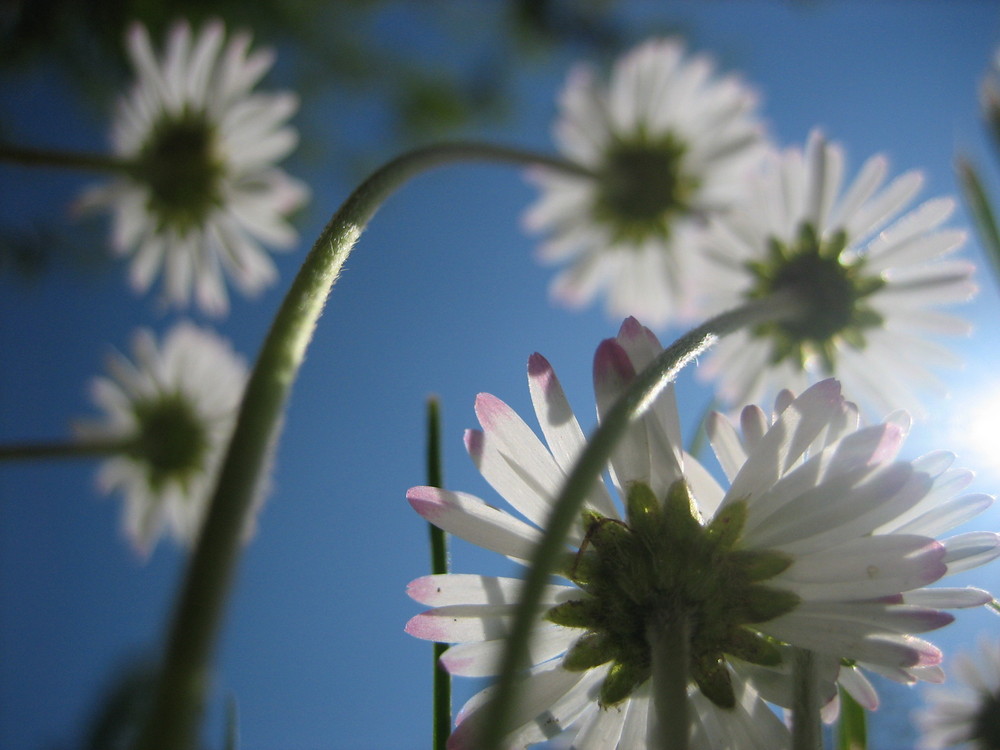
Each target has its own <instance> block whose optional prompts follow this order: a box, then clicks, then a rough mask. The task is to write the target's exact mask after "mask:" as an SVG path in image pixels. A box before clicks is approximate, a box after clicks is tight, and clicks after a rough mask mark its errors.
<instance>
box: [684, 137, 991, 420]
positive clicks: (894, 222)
mask: <svg viewBox="0 0 1000 750" xmlns="http://www.w3.org/2000/svg"><path fill="white" fill-rule="evenodd" d="M768 167H769V168H768V169H766V170H765V172H764V174H763V175H762V176H761V178H760V184H759V185H758V188H757V190H755V191H754V193H753V197H752V199H751V200H750V201H749V202H748V203H747V204H746V205H745V206H744V207H743V208H741V209H740V210H739V211H737V212H733V213H732V214H730V215H729V216H727V217H722V218H719V219H718V220H716V221H715V222H714V225H713V227H712V236H711V238H710V241H709V244H708V249H707V252H706V255H707V258H708V260H709V262H710V263H711V269H710V271H709V273H708V274H706V277H705V278H706V280H708V281H707V283H706V284H705V285H704V287H705V289H704V291H705V293H706V295H707V296H708V297H709V298H710V301H709V302H708V303H707V304H708V306H709V307H710V308H712V309H713V310H716V311H717V310H721V309H725V308H729V307H731V306H733V305H734V304H735V303H736V302H737V301H739V300H747V299H753V298H760V297H766V296H768V295H771V294H775V293H781V292H789V293H792V294H795V295H798V296H799V298H800V299H802V300H805V301H806V305H807V309H806V311H805V312H804V313H803V314H802V315H800V316H799V317H797V318H795V319H792V320H786V321H781V322H777V323H770V324H767V325H762V326H758V327H756V328H753V329H749V330H746V331H742V332H739V333H737V334H735V335H733V336H729V337H727V338H726V339H725V340H724V341H722V342H721V343H720V344H719V346H718V347H717V348H716V350H715V353H714V354H712V355H711V357H710V358H709V359H708V360H707V361H706V362H705V366H704V367H703V368H701V369H700V370H699V372H700V373H701V374H703V375H705V376H706V377H709V378H713V377H714V378H716V379H717V381H718V385H717V390H718V392H719V394H720V395H721V396H722V397H723V398H724V399H725V400H726V401H727V402H728V403H730V404H742V403H747V402H749V401H760V400H762V399H765V398H771V397H773V396H774V394H775V393H776V392H777V390H778V389H779V388H781V387H792V388H796V389H801V388H804V387H805V386H806V385H808V384H809V383H810V382H815V381H816V380H818V379H821V378H823V377H829V376H830V375H834V374H835V375H837V377H839V378H840V379H842V380H843V382H844V385H845V387H846V388H847V389H848V391H849V392H850V393H851V394H852V395H853V396H855V397H856V398H859V399H861V400H862V401H863V402H864V403H865V405H866V406H872V407H874V408H875V409H876V413H877V416H880V417H881V416H883V415H884V414H886V413H888V412H889V411H891V410H892V409H895V408H906V409H908V410H909V411H911V412H917V413H919V411H920V404H919V400H918V398H917V396H916V394H915V393H914V389H913V385H914V384H917V385H924V384H932V385H933V384H935V383H937V381H936V379H935V378H934V377H933V376H932V374H931V373H930V372H929V371H928V370H927V369H926V366H925V363H927V364H931V365H947V364H953V363H954V358H953V357H952V355H951V354H950V353H949V352H947V351H946V350H944V349H943V348H941V347H940V346H939V345H936V344H934V343H932V342H931V341H928V340H927V338H926V336H927V335H928V334H931V335H933V334H941V333H945V334H951V335H961V334H964V333H966V332H967V331H968V324H967V323H966V322H965V321H964V320H961V319H959V318H955V317H952V316H950V315H948V314H945V313H943V312H941V311H939V310H937V309H935V308H937V307H940V306H942V305H947V304H951V303H955V302H962V301H965V300H967V299H968V298H969V297H971V296H972V294H973V293H974V292H975V286H974V284H973V282H972V272H973V268H972V265H971V264H969V263H967V262H965V261H956V260H947V259H944V257H945V256H947V255H949V254H951V253H953V252H954V251H955V250H957V249H958V248H959V247H960V246H961V245H962V243H963V242H964V240H965V233H964V232H962V231H959V230H955V229H947V228H943V227H942V224H943V223H944V222H945V221H946V220H947V219H948V217H949V216H950V215H951V213H952V210H953V209H954V201H952V200H951V199H949V198H938V199H935V200H929V201H927V202H926V203H924V204H922V205H920V206H919V207H917V208H915V209H913V210H912V211H909V212H905V211H906V209H907V206H908V205H909V204H910V202H911V201H912V200H913V198H914V196H915V195H916V193H917V191H918V190H919V188H920V185H921V183H922V181H923V180H922V177H921V175H920V173H918V172H908V173H906V174H904V175H903V176H901V177H899V178H898V179H896V180H895V181H893V182H891V183H890V184H889V185H888V186H886V187H884V188H882V183H883V181H884V179H885V175H886V171H887V162H886V160H885V158H884V157H882V156H875V157H873V158H871V159H869V160H868V161H867V162H866V163H865V164H864V166H862V168H861V171H860V172H859V174H858V176H857V177H856V178H855V179H854V182H853V183H851V185H850V186H849V187H847V188H846V189H844V190H842V178H843V172H844V158H843V152H842V151H841V149H840V147H839V146H838V145H837V144H833V143H828V142H826V141H825V140H824V139H823V137H822V136H821V135H819V134H818V133H815V132H814V133H813V134H812V135H811V136H810V138H809V142H808V144H807V145H806V149H805V153H802V152H801V151H799V150H796V149H789V150H788V151H786V152H784V153H782V154H775V155H774V157H773V159H772V160H771V162H770V163H769V165H768ZM904 212H905V213H904Z"/></svg>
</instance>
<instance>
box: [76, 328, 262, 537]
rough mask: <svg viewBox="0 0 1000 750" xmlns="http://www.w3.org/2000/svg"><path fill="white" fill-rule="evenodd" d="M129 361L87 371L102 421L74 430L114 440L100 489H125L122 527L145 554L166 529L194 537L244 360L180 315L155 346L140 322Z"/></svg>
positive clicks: (232, 415) (228, 430)
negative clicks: (93, 373) (98, 373)
mask: <svg viewBox="0 0 1000 750" xmlns="http://www.w3.org/2000/svg"><path fill="white" fill-rule="evenodd" d="M133 352H134V356H135V362H130V361H129V360H128V359H126V358H125V357H123V356H122V355H120V354H117V353H116V354H115V355H113V356H112V357H111V359H110V361H109V362H108V369H109V370H110V373H111V377H98V378H95V379H94V381H93V383H92V386H91V394H92V398H93V400H94V402H95V403H96V404H97V406H99V407H100V408H101V409H103V410H104V412H105V414H104V418H103V419H102V420H100V421H96V420H95V421H90V422H86V423H82V424H80V425H79V427H78V431H79V433H80V435H81V437H84V438H88V439H98V440H102V441H108V442H120V444H121V449H120V451H119V452H118V453H117V454H116V455H114V456H113V457H111V458H109V459H107V460H106V461H105V463H104V464H103V465H102V466H101V469H100V471H99V473H98V483H99V485H100V487H101V489H102V490H103V491H104V492H111V491H114V490H120V491H121V492H122V494H123V495H124V499H125V509H124V527H125V533H126V534H127V536H128V537H129V539H130V540H131V541H132V543H133V544H134V545H135V547H136V548H137V549H138V550H139V551H140V552H141V553H143V554H148V552H149V551H150V550H151V549H152V548H153V546H154V545H155V543H156V540H157V538H158V537H159V535H160V533H161V531H162V530H163V528H164V527H166V529H167V530H168V531H169V532H170V533H171V534H172V535H173V536H174V537H175V538H176V539H177V540H178V541H180V542H182V543H185V544H190V543H192V542H193V541H194V538H195V536H196V535H197V533H198V530H199V529H200V527H201V521H202V518H203V516H204V513H205V510H206V503H207V501H208V492H209V491H210V490H211V488H212V483H213V480H214V478H215V473H216V471H217V469H218V466H219V463H220V461H221V459H222V455H223V450H224V448H225V446H226V443H227V441H228V440H229V437H230V435H231V434H232V431H233V427H234V425H235V419H236V411H237V408H238V407H239V403H240V399H241V397H242V395H243V387H244V385H245V383H246V375H247V366H246V362H245V361H244V360H243V358H242V357H240V356H239V355H237V354H236V353H235V352H234V351H233V349H232V347H231V346H230V344H229V342H228V341H226V340H224V339H222V338H220V337H219V336H217V335H216V334H214V333H212V332H211V331H208V330H203V329H201V328H198V327H196V326H194V325H192V324H190V323H186V322H182V323H179V324H178V325H176V326H175V327H174V328H172V329H171V330H170V331H169V332H168V333H167V334H166V336H164V338H163V341H162V343H161V345H160V346H157V344H156V341H155V339H154V338H153V335H152V333H151V332H150V331H147V330H145V329H140V330H139V331H138V332H137V333H136V335H135V340H134V342H133Z"/></svg>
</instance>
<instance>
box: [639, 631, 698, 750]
mask: <svg viewBox="0 0 1000 750" xmlns="http://www.w3.org/2000/svg"><path fill="white" fill-rule="evenodd" d="M646 639H647V641H648V642H649V651H650V656H651V657H652V662H653V664H652V670H653V677H652V679H653V682H652V687H653V709H654V710H655V711H656V722H655V727H656V734H655V735H654V740H653V741H654V747H657V748H659V749H660V750H688V744H689V741H688V738H689V737H690V719H689V718H688V700H687V686H688V660H689V658H690V648H689V646H690V640H691V625H690V622H689V621H688V618H687V617H686V616H685V615H684V614H680V615H679V616H678V615H677V614H676V613H664V616H663V617H661V618H660V620H659V621H658V622H656V623H655V624H650V627H648V628H647V630H646Z"/></svg>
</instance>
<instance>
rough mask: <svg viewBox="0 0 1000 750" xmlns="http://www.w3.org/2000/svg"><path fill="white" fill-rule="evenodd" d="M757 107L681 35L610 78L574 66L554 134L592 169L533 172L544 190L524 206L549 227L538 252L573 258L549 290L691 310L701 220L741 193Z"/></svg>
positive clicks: (657, 316) (569, 298)
mask: <svg viewBox="0 0 1000 750" xmlns="http://www.w3.org/2000/svg"><path fill="white" fill-rule="evenodd" d="M755 107H756V96H755V95H754V93H753V92H752V91H751V90H750V89H748V88H747V87H746V86H745V85H743V84H742V83H741V82H740V81H738V80H737V79H736V78H735V77H732V76H728V77H717V76H715V75H714V65H713V63H712V62H711V61H710V60H709V59H708V58H706V57H703V56H694V57H688V58H686V57H685V54H684V46H683V44H682V43H681V42H680V41H678V40H675V39H666V40H657V41H650V42H647V43H645V44H643V45H641V46H639V47H637V48H636V49H634V50H632V51H631V52H629V53H628V54H626V55H625V56H624V57H622V58H621V59H620V60H619V61H618V62H617V64H616V65H615V67H614V69H613V71H612V73H611V77H610V81H608V83H607V84H605V83H603V82H602V81H600V80H598V78H597V75H596V73H595V72H594V71H593V70H592V69H591V68H590V67H587V66H580V67H577V68H575V69H574V70H573V71H572V72H571V74H570V76H569V80H568V82H567V84H566V88H565V89H564V90H563V93H562V96H561V99H560V116H559V119H558V121H557V122H556V126H555V139H556V143H557V145H558V147H559V149H560V151H561V152H562V153H563V154H564V155H565V156H566V157H567V158H568V159H570V160H571V161H573V162H575V163H576V164H578V165H580V166H582V167H584V168H585V169H587V170H590V172H592V176H591V177H585V176H580V175H571V174H567V173H565V172H557V171H555V170H550V169H544V168H538V169H535V170H534V171H532V172H530V174H529V176H530V178H531V179H532V181H533V182H535V183H536V184H537V185H538V187H539V188H540V189H541V197H540V198H539V200H538V202H537V203H535V205H534V206H532V207H531V208H530V209H529V210H528V212H527V213H526V215H525V224H526V226H527V227H528V229H529V230H531V231H536V232H541V233H544V234H546V235H547V240H546V242H545V243H544V244H543V245H542V246H541V248H540V253H539V254H540V258H541V260H542V261H543V262H546V263H561V262H567V263H568V267H567V268H565V269H564V270H563V271H561V272H560V274H559V275H558V276H557V277H556V279H555V281H554V282H553V285H552V294H553V296H554V297H555V298H556V299H557V300H559V301H560V302H563V303H566V304H568V305H571V306H582V305H584V304H587V303H589V302H590V301H591V300H592V299H593V298H594V297H595V296H596V295H597V294H598V292H601V291H604V290H606V293H607V308H608V311H609V313H611V314H612V315H613V316H615V317H618V318H620V317H622V316H624V315H637V316H639V317H641V318H642V319H643V320H646V321H647V322H649V323H650V324H652V325H661V324H664V323H666V322H667V321H670V320H674V319H685V318H693V317H695V315H696V314H697V313H698V311H697V310H695V309H693V308H692V305H691V303H692V299H691V298H690V296H689V295H688V289H689V286H690V283H691V279H692V276H693V275H694V274H695V269H696V265H695V264H696V262H697V257H696V256H697V254H698V252H699V251H698V245H699V242H700V240H701V237H702V235H703V231H704V227H705V223H706V220H707V219H708V218H709V217H711V216H713V215H715V214H717V213H719V212H720V211H724V210H726V209H728V208H729V207H730V206H732V205H733V204H734V203H735V202H737V201H738V200H739V199H740V198H741V197H742V195H743V188H744V184H745V180H744V176H745V174H746V173H747V171H748V169H749V168H750V167H751V165H753V164H754V163H755V162H756V161H757V159H758V158H760V156H761V154H762V153H763V148H762V138H761V131H762V128H761V126H760V124H759V123H758V120H757V118H756V115H755V113H754V110H755Z"/></svg>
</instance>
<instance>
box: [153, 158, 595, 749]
mask: <svg viewBox="0 0 1000 750" xmlns="http://www.w3.org/2000/svg"><path fill="white" fill-rule="evenodd" d="M459 161H499V162H506V163H511V164H520V165H529V164H530V165H542V166H547V167H550V168H554V169H560V170H563V171H568V172H571V173H573V174H582V175H586V174H589V173H588V172H587V171H586V170H583V169H582V168H580V167H577V166H576V165H573V164H569V163H567V162H564V161H561V160H559V159H554V158H551V157H548V156H541V155H538V154H534V153H528V152H524V151H520V150H517V149H510V148H504V147H500V146H493V145H489V144H479V143H455V144H441V145H438V146H429V147H426V148H421V149H417V150H415V151H411V152H410V153H407V154H404V155H403V156H400V157H399V158H397V159H394V160H393V161H391V162H389V163H388V164H386V165H385V166H383V167H382V168H381V169H379V170H378V171H376V172H375V173H374V174H373V175H372V176H371V177H369V178H368V179H367V180H365V182H363V183H362V184H361V185H360V186H359V187H358V188H357V189H356V190H355V191H354V192H353V193H352V194H351V195H350V196H349V197H348V198H347V200H346V201H345V202H344V204H343V205H342V206H341V207H340V209H339V210H338V211H337V213H336V214H334V216H333V218H332V219H331V220H330V223H329V224H327V225H326V227H325V228H324V229H323V232H322V233H321V234H320V236H319V239H317V240H316V243H315V244H314V245H313V247H312V249H311V250H310V252H309V255H308V256H307V257H306V259H305V262H304V263H303V265H302V267H301V268H300V269H299V272H298V274H297V276H296V277H295V280H294V281H293V282H292V286H291V288H290V289H289V291H288V294H287V295H286V296H285V299H284V301H283V302H282V305H281V308H280V309H279V310H278V314H277V316H276V317H275V319H274V322H273V323H272V325H271V329H270V331H269V332H268V335H267V338H266V339H265V341H264V344H263V347H262V349H261V352H260V354H259V356H258V359H257V363H256V365H255V366H254V369H253V372H252V373H251V375H250V380H249V382H248V383H247V388H246V392H245V393H244V396H243V401H242V403H241V406H240V411H239V416H238V418H237V423H236V429H235V432H234V433H233V437H232V439H231V441H230V444H229V448H228V452H227V453H226V457H225V460H224V462H223V464H222V468H221V471H220V474H219V478H218V483H217V485H216V491H215V493H214V495H213V497H212V500H211V503H210V506H209V510H208V514H207V517H206V519H205V523H204V526H203V527H202V530H201V534H200V536H199V539H198V543H197V545H196V547H195V549H194V551H193V553H192V556H191V559H190V561H189V563H188V570H187V573H186V577H185V580H184V583H183V586H182V588H181V591H180V594H179V599H178V601H177V605H176V609H175V612H174V619H173V622H172V625H171V627H170V631H169V634H168V637H167V647H166V653H165V655H164V662H163V671H162V675H161V678H160V683H159V686H158V690H157V694H156V698H155V701H154V704H153V708H152V711H151V714H150V716H149V719H148V721H147V723H146V725H145V727H144V730H143V732H142V734H141V736H140V738H139V742H138V743H137V744H138V747H139V748H141V749H142V750H187V748H190V747H193V746H195V741H194V740H195V731H196V729H197V726H198V724H199V721H200V718H201V710H202V704H203V702H204V695H205V691H206V687H207V683H208V665H209V660H210V656H211V652H212V649H213V647H214V643H215V639H216V633H217V631H218V629H219V626H220V624H221V619H222V613H223V611H224V608H225V603H226V600H227V598H228V591H229V588H230V581H231V579H232V576H233V573H234V570H235V567H236V562H237V559H238V557H239V552H240V538H241V534H242V530H243V528H244V524H245V521H246V517H247V515H248V513H249V512H250V510H251V508H252V507H253V504H254V498H255V496H256V494H257V493H258V491H259V487H260V484H261V478H262V475H263V473H264V471H265V470H266V469H267V467H268V466H269V464H270V454H271V452H272V451H273V449H274V445H275V443H276V442H277V435H278V427H279V423H280V421H281V414H282V413H283V411H284V405H285V401H286V400H287V398H288V394H289V391H290V389H291V386H292V383H293V382H294V380H295V377H296V375H297V373H298V370H299V367H300V366H301V364H302V360H303V357H304V356H305V351H306V348H307V346H308V344H309V341H310V340H311V338H312V335H313V330H314V329H315V326H316V321H317V320H318V319H319V316H320V313H321V312H322V310H323V306H324V304H325V303H326V298H327V296H328V294H329V292H330V290H331V288H332V287H333V284H334V283H335V282H336V280H337V276H338V275H339V274H340V270H341V268H342V267H343V265H344V262H345V261H346V260H347V257H348V256H349V255H350V252H351V249H352V248H353V247H354V244H355V243H356V242H357V240H358V237H360V235H361V232H362V231H363V230H364V227H365V225H366V224H367V223H368V222H369V220H370V219H371V218H372V216H373V215H374V214H375V212H376V211H377V210H378V208H379V206H380V205H381V204H382V203H383V201H385V199H386V198H387V197H388V196H389V195H390V194H392V193H393V192H394V191H395V190H396V189H397V188H398V187H399V186H400V185H402V184H403V183H404V182H405V181H406V180H408V179H410V178H411V177H413V176H415V175H417V174H420V173H422V172H425V171H427V170H429V169H431V168H433V167H437V166H442V165H444V164H448V163H451V162H459Z"/></svg>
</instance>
